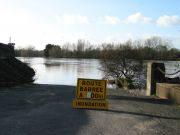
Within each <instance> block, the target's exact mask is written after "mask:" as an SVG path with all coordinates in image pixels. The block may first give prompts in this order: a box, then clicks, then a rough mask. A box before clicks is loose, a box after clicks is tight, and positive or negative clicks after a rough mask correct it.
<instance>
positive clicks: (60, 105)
mask: <svg viewBox="0 0 180 135" xmlns="http://www.w3.org/2000/svg"><path fill="white" fill-rule="evenodd" d="M74 96H75V87H73V86H58V85H35V84H33V85H23V86H16V87H12V88H0V135H140V134H143V135H155V134H157V135H159V134H161V135H179V133H180V107H179V106H178V105H173V104H171V102H170V101H168V100H163V99H158V98H155V97H145V96H133V95H130V94H128V93H126V92H125V91H122V90H110V91H109V92H108V98H109V103H110V108H109V110H107V111H102V110H87V109H86V110H85V109H73V108H72V100H73V98H74Z"/></svg>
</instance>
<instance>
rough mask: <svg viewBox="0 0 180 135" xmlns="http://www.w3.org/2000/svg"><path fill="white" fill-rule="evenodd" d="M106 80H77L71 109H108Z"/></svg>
mask: <svg viewBox="0 0 180 135" xmlns="http://www.w3.org/2000/svg"><path fill="white" fill-rule="evenodd" d="M106 85H107V82H106V80H93V79H78V82H77V88H76V99H75V100H73V108H92V109H108V102H107V101H105V100H106Z"/></svg>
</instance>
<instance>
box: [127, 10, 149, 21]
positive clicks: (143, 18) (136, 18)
mask: <svg viewBox="0 0 180 135" xmlns="http://www.w3.org/2000/svg"><path fill="white" fill-rule="evenodd" d="M151 22H152V19H151V18H150V17H146V16H143V15H142V14H141V13H140V12H138V13H135V14H132V15H130V16H128V17H127V19H126V23H151Z"/></svg>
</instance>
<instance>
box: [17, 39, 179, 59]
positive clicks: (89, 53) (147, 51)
mask: <svg viewBox="0 0 180 135" xmlns="http://www.w3.org/2000/svg"><path fill="white" fill-rule="evenodd" d="M125 48H126V49H125ZM124 49H125V50H124ZM122 50H123V54H121V55H126V57H127V58H128V59H138V60H177V59H180V50H179V49H177V48H173V47H172V43H171V42H170V41H169V40H165V39H162V38H160V37H151V38H148V39H146V40H134V41H132V40H128V41H126V42H124V43H102V44H99V45H92V44H91V43H90V42H88V41H85V40H78V41H77V43H65V44H64V45H61V46H60V45H54V44H47V45H46V46H45V49H44V50H40V51H39V50H35V48H34V47H32V46H29V47H27V48H21V49H16V50H15V53H16V56H17V57H18V56H19V57H52V58H95V59H101V58H102V57H104V55H105V54H106V55H108V53H115V52H117V51H119V52H121V51H122Z"/></svg>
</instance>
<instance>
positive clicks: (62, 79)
mask: <svg viewBox="0 0 180 135" xmlns="http://www.w3.org/2000/svg"><path fill="white" fill-rule="evenodd" d="M18 59H20V60H21V61H23V62H26V63H28V64H29V65H30V66H31V67H32V68H34V69H35V71H36V76H35V79H36V80H35V83H40V84H62V85H74V86H75V85H76V83H77V78H89V79H102V78H103V73H102V71H101V70H99V68H100V61H99V60H97V59H62V58H59V59H54V58H51V59H46V58H22V57H20V58H18ZM151 62H152V61H151ZM156 62H157V61H156ZM158 62H162V61H158ZM164 63H165V68H166V73H167V74H169V73H174V72H175V71H177V70H178V69H179V68H180V67H179V68H177V67H176V66H175V65H178V64H179V65H180V62H173V61H166V62H164ZM145 68H146V67H145ZM166 76H167V75H166ZM178 76H180V73H178V74H176V75H173V76H167V77H178Z"/></svg>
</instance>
